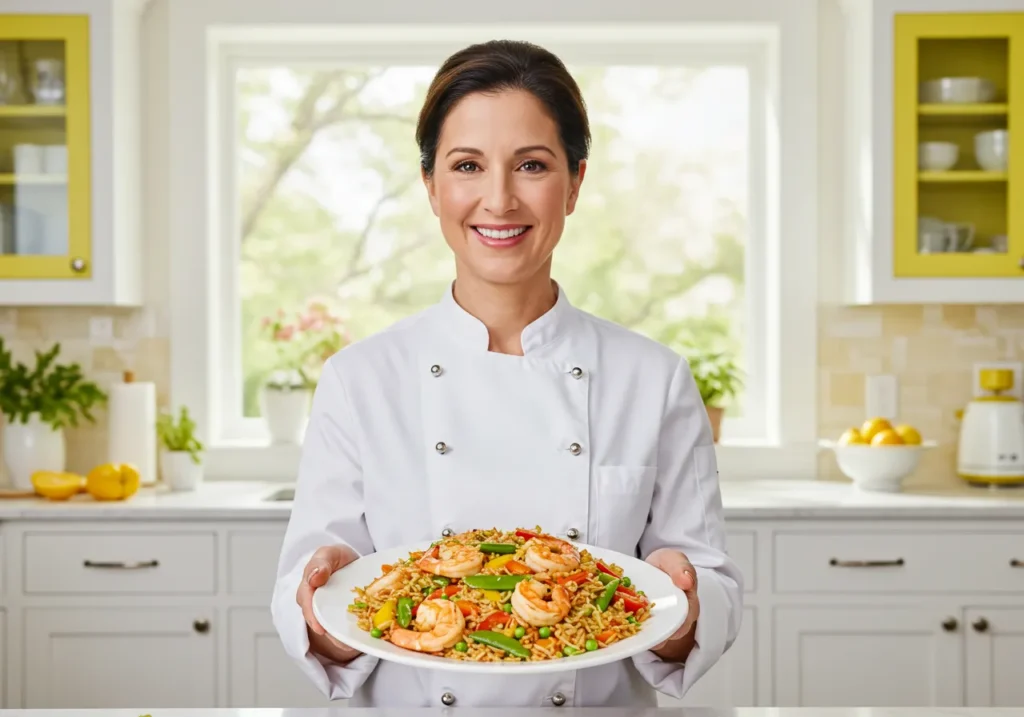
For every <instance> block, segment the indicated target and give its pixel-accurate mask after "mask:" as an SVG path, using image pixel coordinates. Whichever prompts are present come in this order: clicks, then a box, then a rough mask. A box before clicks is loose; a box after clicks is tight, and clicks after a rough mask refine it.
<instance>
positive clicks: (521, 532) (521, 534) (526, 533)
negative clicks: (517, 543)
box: [516, 529, 540, 540]
mask: <svg viewBox="0 0 1024 717" xmlns="http://www.w3.org/2000/svg"><path fill="white" fill-rule="evenodd" d="M516 535H518V536H519V537H520V538H523V539H525V540H531V539H533V538H539V537H540V535H538V534H537V533H534V532H531V531H529V530H522V529H519V530H516Z"/></svg>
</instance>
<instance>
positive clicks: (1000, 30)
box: [893, 12, 1024, 282]
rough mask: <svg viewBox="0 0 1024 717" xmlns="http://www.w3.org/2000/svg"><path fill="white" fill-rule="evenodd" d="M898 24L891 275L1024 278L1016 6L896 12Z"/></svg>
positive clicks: (1022, 106)
mask: <svg viewBox="0 0 1024 717" xmlns="http://www.w3.org/2000/svg"><path fill="white" fill-rule="evenodd" d="M894 33H895V39H894V66H895V67H894V75H895V78H894V90H895V92H894V104H895V108H894V141H895V142H894V143H895V155H894V163H893V165H894V167H893V168H894V177H895V186H894V196H895V216H894V227H893V231H894V239H895V241H894V247H893V253H894V265H895V274H896V276H898V277H937V278H951V277H982V278H984V277H1014V278H1016V279H1018V280H1019V281H1022V282H1024V266H1022V265H1021V261H1022V259H1024V133H1022V135H1021V137H1020V140H1018V141H1014V142H1011V141H1010V137H1012V136H1013V135H1015V134H1016V133H1017V128H1018V127H1024V12H1019V13H949V14H930V13H925V14H911V13H907V14H898V15H896V17H895V27H894ZM1014 139H1016V138H1014Z"/></svg>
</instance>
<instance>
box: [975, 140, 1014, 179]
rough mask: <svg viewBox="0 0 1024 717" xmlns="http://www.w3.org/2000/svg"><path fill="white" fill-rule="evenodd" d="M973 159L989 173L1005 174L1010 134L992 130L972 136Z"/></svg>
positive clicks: (1008, 155) (1008, 159) (1007, 163)
mask: <svg viewBox="0 0 1024 717" xmlns="http://www.w3.org/2000/svg"><path fill="white" fill-rule="evenodd" d="M974 158H975V159H976V160H977V161H978V166H979V167H981V168H982V169H985V170H988V171H989V172H1005V171H1006V168H1007V166H1008V165H1009V161H1010V133H1009V132H1007V131H1006V130H1005V129H994V130H991V131H989V132H979V133H978V134H976V135H974Z"/></svg>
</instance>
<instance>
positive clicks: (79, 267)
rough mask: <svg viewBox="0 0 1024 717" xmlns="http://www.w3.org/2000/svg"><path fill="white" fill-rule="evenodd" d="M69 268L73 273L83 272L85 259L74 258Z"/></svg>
mask: <svg viewBox="0 0 1024 717" xmlns="http://www.w3.org/2000/svg"><path fill="white" fill-rule="evenodd" d="M71 268H72V269H73V270H74V271H85V259H83V258H82V257H80V256H76V257H75V258H74V259H72V260H71Z"/></svg>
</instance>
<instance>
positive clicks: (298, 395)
mask: <svg viewBox="0 0 1024 717" xmlns="http://www.w3.org/2000/svg"><path fill="white" fill-rule="evenodd" d="M261 396H262V406H261V407H260V408H261V413H262V414H263V421H264V422H265V423H266V426H267V430H268V431H269V432H270V440H271V442H272V443H289V444H299V443H302V436H303V435H304V434H305V432H306V423H307V422H308V421H309V406H310V401H311V399H312V396H313V392H312V391H311V390H309V389H306V388H293V389H278V388H269V387H264V389H263V392H262V394H261Z"/></svg>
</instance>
